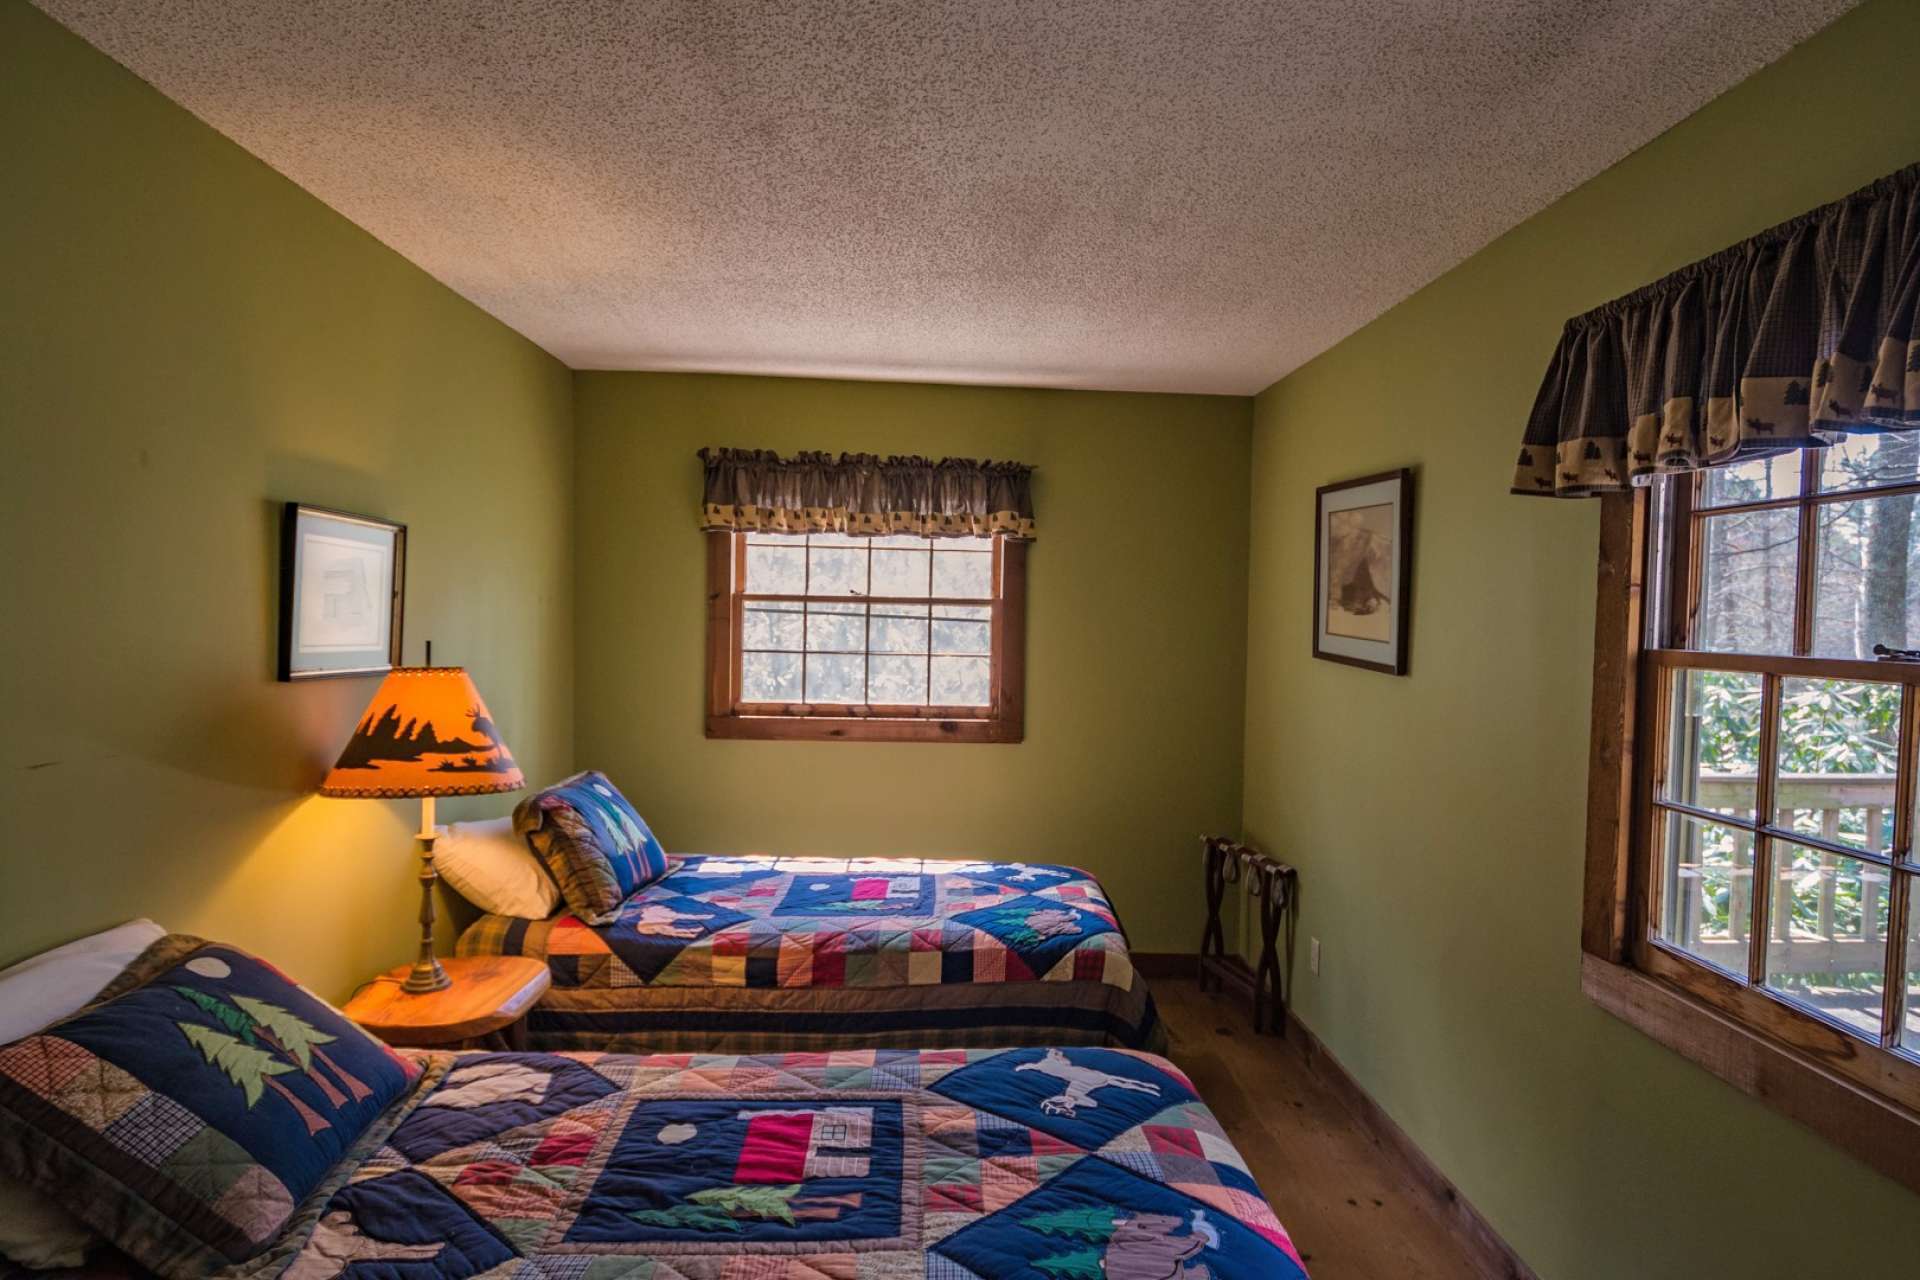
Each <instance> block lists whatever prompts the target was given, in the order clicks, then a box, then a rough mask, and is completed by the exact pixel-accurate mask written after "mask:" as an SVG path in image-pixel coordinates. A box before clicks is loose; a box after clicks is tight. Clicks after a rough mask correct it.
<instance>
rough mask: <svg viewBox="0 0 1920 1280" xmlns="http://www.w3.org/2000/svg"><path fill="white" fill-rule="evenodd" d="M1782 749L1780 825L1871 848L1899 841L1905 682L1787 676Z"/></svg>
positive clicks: (1782, 698)
mask: <svg viewBox="0 0 1920 1280" xmlns="http://www.w3.org/2000/svg"><path fill="white" fill-rule="evenodd" d="M1779 754H1780V779H1779V785H1778V787H1777V789H1776V791H1775V793H1774V808H1775V809H1776V810H1777V813H1776V821H1777V822H1778V824H1779V825H1781V826H1784V827H1791V828H1792V829H1793V830H1795V831H1804V832H1806V833H1808V834H1809V835H1818V836H1823V837H1825V838H1826V839H1828V840H1834V841H1838V842H1841V843H1844V844H1851V845H1858V846H1860V847H1862V848H1866V849H1874V850H1881V849H1885V848H1887V846H1888V845H1889V844H1890V843H1892V839H1893V811H1894V805H1895V800H1894V770H1895V767H1896V765H1897V764H1898V762H1899V756H1900V686H1899V685H1894V684H1869V683H1866V682H1864V681H1858V680H1808V679H1802V678H1800V677H1789V678H1786V679H1783V680H1782V681H1781V682H1780V751H1779Z"/></svg>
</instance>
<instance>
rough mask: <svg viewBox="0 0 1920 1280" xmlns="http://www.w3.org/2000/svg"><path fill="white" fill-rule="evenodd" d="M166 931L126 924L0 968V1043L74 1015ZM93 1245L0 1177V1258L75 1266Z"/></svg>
mask: <svg viewBox="0 0 1920 1280" xmlns="http://www.w3.org/2000/svg"><path fill="white" fill-rule="evenodd" d="M166 934H167V931H166V930H165V929H162V928H161V927H160V926H159V925H157V924H155V923H154V922H153V921H151V920H131V921H128V922H127V923H126V924H122V925H116V926H114V927H113V928H111V929H106V930H103V931H101V932H99V933H96V934H92V935H90V936H88V937H85V938H81V939H79V940H77V941H74V942H69V943H67V944H66V945H65V946H60V947H55V948H54V949H53V950H51V951H43V952H41V953H40V954H39V955H37V956H32V957H30V958H28V959H26V960H22V961H21V962H20V963H19V964H16V965H13V966H12V967H11V968H7V969H0V1044H7V1043H9V1042H10V1041H14V1040H18V1039H19V1038H20V1037H22V1036H25V1035H31V1034H32V1033H33V1032H35V1031H38V1030H40V1028H42V1027H44V1026H46V1025H47V1024H48V1023H51V1022H58V1021H59V1020H60V1019H62V1018H65V1017H68V1016H69V1015H71V1014H74V1013H77V1012H79V1011H80V1009H81V1008H82V1007H84V1006H85V1005H86V1003H87V1001H89V1000H91V999H93V998H94V997H95V996H97V995H99V994H100V991H101V989H102V988H104V987H105V986H106V985H107V984H108V983H109V982H112V981H113V980H114V979H115V978H117V977H119V976H120V972H121V971H122V970H123V969H125V968H126V967H127V966H128V965H130V964H132V963H133V962H134V961H135V960H138V959H139V958H140V953H141V952H143V951H145V950H146V949H147V948H148V947H150V946H152V945H153V944H154V943H156V942H158V941H159V940H160V939H161V938H164V937H165V936H166ZM99 1242H100V1237H99V1235H98V1234H96V1233H95V1232H94V1230H93V1228H91V1227H89V1226H88V1225H87V1224H86V1223H84V1222H82V1221H80V1220H79V1219H78V1218H76V1217H74V1216H73V1215H72V1214H70V1213H68V1212H67V1211H66V1210H65V1209H62V1208H61V1207H60V1206H59V1205H57V1204H55V1203H54V1202H53V1201H52V1200H50V1199H48V1198H47V1196H46V1195H45V1193H43V1192H40V1191H37V1190H35V1189H34V1188H33V1187H31V1186H29V1185H27V1184H26V1183H24V1182H22V1181H20V1180H19V1179H18V1178H9V1177H6V1176H5V1175H0V1257H5V1258H6V1259H7V1260H8V1261H10V1262H16V1263H19V1264H20V1265H21V1266H23V1267H42V1268H44V1267H77V1266H79V1265H80V1264H81V1263H83V1262H85V1261H86V1257H87V1250H89V1249H91V1248H92V1247H93V1246H94V1245H96V1244H98V1243H99Z"/></svg>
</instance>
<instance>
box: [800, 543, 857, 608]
mask: <svg viewBox="0 0 1920 1280" xmlns="http://www.w3.org/2000/svg"><path fill="white" fill-rule="evenodd" d="M807 568H808V570H809V573H810V574H811V576H810V577H809V578H808V580H807V594H808V595H810V596H860V595H865V594H866V593H867V551H866V548H865V547H858V548H848V547H820V546H814V547H809V548H808V549H807Z"/></svg>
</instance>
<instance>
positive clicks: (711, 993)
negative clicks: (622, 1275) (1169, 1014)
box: [459, 855, 1165, 1053]
mask: <svg viewBox="0 0 1920 1280" xmlns="http://www.w3.org/2000/svg"><path fill="white" fill-rule="evenodd" d="M459 951H460V954H462V955H488V954H495V955H529V956H538V957H541V958H543V959H545V960H546V962H547V965H548V968H549V969H550V970H551V971H552V974H553V987H552V989H551V990H550V991H549V992H548V993H547V995H546V997H545V998H544V999H543V1000H542V1001H541V1003H540V1005H539V1006H538V1007H537V1008H535V1009H534V1011H533V1013H532V1015H531V1016H530V1018H529V1020H528V1031H529V1042H530V1044H531V1045H532V1046H533V1047H534V1048H537V1049H543V1050H549V1051H559V1050H608V1049H612V1050H623V1051H633V1052H661V1051H675V1050H687V1051H696V1050H701V1049H706V1050H723V1051H728V1052H740V1053H767V1052H779V1051H788V1050H804V1049H825V1048H828V1047H857V1048H912V1047H918V1046H924V1045H941V1046H953V1047H962V1048H970V1047H985V1048H1003V1047H1009V1046H1014V1045H1025V1044H1092V1045H1111V1046H1116V1047H1122V1048H1133V1049H1148V1050H1152V1049H1158V1048H1160V1047H1162V1046H1163V1045H1164V1043H1165V1041H1164V1036H1163V1033H1162V1031H1161V1028H1160V1024H1159V1019H1158V1016H1157V1015H1156V1012H1155V1010H1154V1007H1153V1000H1152V998H1151V996H1149V995H1148V993H1147V989H1146V984H1145V982H1144V981H1143V980H1142V979H1141V978H1140V977H1139V975H1137V974H1136V973H1135V972H1134V968H1133V960H1132V957H1131V955H1130V954H1129V952H1128V950H1127V942H1126V936H1125V934H1124V933H1123V932H1122V931H1121V928H1120V922H1119V920H1118V918H1117V917H1116V916H1115V914H1114V911H1113V908H1112V906H1111V905H1110V904H1109V903H1108V901H1107V896H1106V893H1105V891H1104V890H1102V889H1101V887H1100V884H1099V882H1098V881H1096V880H1095V879H1093V877H1091V876H1089V875H1088V874H1087V873H1086V872H1084V871H1080V870H1078V869H1076V868H1073V867H1063V866H1054V865H1051V864H1046V863H1021V862H954V861H937V860H930V859H919V858H775V857H718V856H697V855H696V856H686V857H680V858H676V859H673V860H672V862H671V864H670V866H669V868H668V872H667V874H666V876H664V877H663V878H661V879H659V880H656V881H654V882H653V883H652V884H649V885H647V886H646V887H645V888H643V889H641V890H640V891H639V892H637V893H635V894H634V895H633V896H632V897H631V898H629V899H627V901H626V902H625V903H624V904H623V905H622V906H621V907H620V910H619V913H618V915H617V916H616V917H615V918H614V919H613V920H612V921H610V922H608V923H606V924H599V925H590V924H587V923H585V922H584V921H582V920H581V919H580V918H579V917H578V916H576V915H573V914H570V913H563V914H561V915H558V916H555V917H553V918H552V919H549V920H522V919H516V918H513V917H508V916H494V915H489V916H483V917H481V918H480V919H479V920H478V921H477V922H476V923H475V924H474V925H473V926H472V927H471V928H469V929H468V930H467V931H466V932H465V933H464V934H463V935H462V936H461V939H460V943H459Z"/></svg>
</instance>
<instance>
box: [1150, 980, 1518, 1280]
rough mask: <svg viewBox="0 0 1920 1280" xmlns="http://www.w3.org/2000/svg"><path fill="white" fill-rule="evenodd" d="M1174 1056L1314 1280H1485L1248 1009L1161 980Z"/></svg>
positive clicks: (1384, 1157) (1335, 1102)
mask: <svg viewBox="0 0 1920 1280" xmlns="http://www.w3.org/2000/svg"><path fill="white" fill-rule="evenodd" d="M1153 995H1154V999H1155V1000H1156V1001H1158V1002H1159V1006H1160V1013H1161V1016H1162V1017H1164V1018H1165V1019H1166V1021H1167V1025H1168V1027H1169V1029H1170V1030H1171V1032H1172V1035H1173V1047H1172V1049H1171V1051H1170V1055H1169V1056H1171V1057H1172V1058H1173V1060H1174V1061H1175V1062H1176V1063H1178V1064H1179V1066H1180V1068H1181V1069H1182V1070H1184V1071H1185V1072H1186V1073H1187V1074H1188V1075H1190V1076H1191V1077H1192V1078H1193V1083H1194V1084H1195V1086H1197V1087H1198V1088H1199V1090H1200V1096H1201V1097H1202V1098H1203V1099H1204V1100H1205V1101H1206V1103H1207V1105H1208V1106H1210V1107H1212V1108H1213V1111H1214V1114H1215V1115H1217V1116H1219V1117H1220V1122H1221V1123H1222V1124H1223V1125H1225V1126H1226V1130H1227V1133H1228V1134H1229V1135H1230V1136H1231V1137H1232V1138H1233V1141H1234V1144H1235V1145H1236V1146H1238V1147H1239V1148H1240V1152H1241V1154H1242V1155H1244V1156H1246V1158H1247V1163H1248V1165H1249V1167H1251V1168H1252V1170H1253V1176H1254V1178H1255V1179H1257V1180H1258V1181H1259V1183H1260V1189H1261V1190H1262V1191H1264V1192H1265V1193H1266V1195H1267V1198H1268V1200H1270V1201H1271V1202H1272V1203H1273V1207H1274V1211H1275V1212H1276V1213H1278V1214H1279V1215H1280V1221H1281V1222H1282V1223H1284V1224H1285V1225H1286V1228H1287V1230H1288V1231H1289V1232H1290V1233H1291V1234H1292V1236H1293V1241H1294V1244H1295V1246H1296V1247H1298V1248H1299V1250H1300V1252H1301V1254H1302V1256H1303V1258H1304V1260H1305V1261H1306V1264H1307V1269H1308V1271H1309V1272H1311V1273H1312V1275H1313V1278H1314V1280H1480V1277H1481V1275H1482V1273H1481V1272H1480V1271H1478V1270H1476V1269H1475V1266H1474V1264H1473V1263H1472V1262H1471V1261H1470V1260H1469V1256H1468V1255H1467V1253H1466V1252H1465V1251H1464V1250H1463V1249H1462V1248H1461V1247H1460V1245H1459V1244H1458V1243H1457V1242H1456V1241H1455V1240H1454V1238H1453V1236H1452V1235H1451V1234H1450V1232H1449V1230H1448V1228H1447V1227H1446V1226H1445V1225H1444V1224H1443V1223H1442V1222H1441V1221H1440V1219H1439V1218H1438V1216H1437V1215H1435V1214H1434V1213H1433V1212H1431V1211H1430V1210H1429V1209H1428V1208H1427V1207H1426V1201H1425V1199H1424V1198H1423V1196H1422V1193H1421V1192H1420V1191H1419V1190H1418V1189H1417V1188H1416V1187H1415V1186H1414V1185H1413V1184H1412V1183H1411V1181H1410V1180H1409V1179H1408V1178H1407V1176H1406V1175H1405V1174H1404V1173H1402V1172H1401V1170H1400V1169H1399V1168H1398V1167H1397V1166H1396V1164H1395V1162H1394V1160H1393V1158H1392V1157H1391V1156H1389V1155H1388V1154H1387V1153H1386V1152H1384V1151H1382V1150H1381V1149H1380V1148H1379V1147H1378V1146H1377V1145H1375V1144H1374V1143H1373V1142H1372V1141H1371V1140H1370V1139H1369V1138H1368V1136H1367V1134H1366V1133H1365V1131H1364V1130H1362V1128H1361V1127H1360V1125H1359V1124H1358V1122H1356V1121H1355V1120H1354V1118H1353V1116H1352V1115H1351V1114H1350V1113H1349V1112H1348V1111H1347V1110H1346V1108H1345V1107H1344V1106H1343V1104H1342V1103H1341V1101H1340V1100H1339V1098H1338V1097H1337V1096H1336V1095H1335V1094H1333V1093H1331V1092H1330V1091H1329V1090H1328V1089H1327V1088H1326V1086H1325V1085H1323V1084H1321V1082H1320V1081H1319V1080H1317V1079H1315V1078H1314V1076H1313V1074H1312V1073H1311V1072H1310V1071H1309V1070H1308V1069H1307V1067H1306V1064H1305V1063H1304V1062H1303V1061H1302V1059H1301V1058H1300V1057H1299V1056H1298V1055H1297V1054H1295V1053H1294V1052H1293V1051H1292V1050H1291V1049H1290V1048H1288V1047H1286V1046H1285V1045H1282V1044H1280V1043H1279V1042H1278V1041H1276V1040H1274V1039H1273V1038H1272V1037H1270V1036H1255V1035H1254V1034H1253V1032H1252V1028H1251V1024H1250V1022H1249V1019H1248V1013H1247V1009H1246V1007H1245V1005H1244V1003H1243V1002H1240V1001H1235V1000H1232V999H1230V998H1227V997H1223V996H1218V995H1208V994H1203V993H1202V992H1201V991H1200V989H1199V987H1198V986H1197V985H1196V984H1195V983H1194V982H1193V981H1192V980H1191V979H1171V978H1159V979H1155V980H1154V983H1153Z"/></svg>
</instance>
